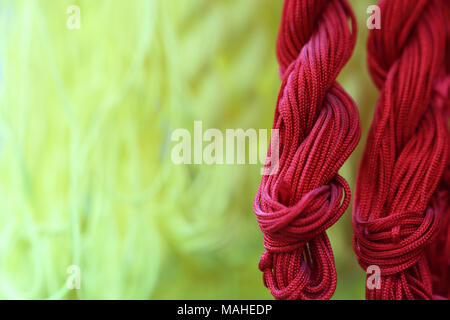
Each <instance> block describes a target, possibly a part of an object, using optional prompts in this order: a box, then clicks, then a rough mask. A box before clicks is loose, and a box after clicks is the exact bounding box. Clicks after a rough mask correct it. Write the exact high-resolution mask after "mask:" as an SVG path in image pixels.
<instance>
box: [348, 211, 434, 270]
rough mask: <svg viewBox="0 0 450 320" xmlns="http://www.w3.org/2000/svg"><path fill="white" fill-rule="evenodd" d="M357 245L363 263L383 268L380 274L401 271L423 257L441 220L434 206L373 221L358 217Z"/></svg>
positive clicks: (364, 265)
mask: <svg viewBox="0 0 450 320" xmlns="http://www.w3.org/2000/svg"><path fill="white" fill-rule="evenodd" d="M354 219H355V221H354V227H355V237H356V239H355V245H356V246H355V248H356V250H357V255H358V260H359V263H360V265H361V266H362V267H363V268H364V269H366V270H367V268H368V267H369V266H371V265H377V266H378V267H380V270H381V275H383V276H387V275H392V274H396V273H398V272H401V271H403V270H405V269H407V268H409V267H411V266H412V265H414V264H416V263H417V262H418V261H419V260H420V259H421V258H422V256H423V254H424V252H425V249H426V246H427V245H428V241H429V240H430V239H431V238H432V237H433V236H434V235H435V231H436V229H437V226H438V221H439V220H438V219H437V218H436V213H435V210H433V208H429V209H428V210H426V211H425V213H423V214H419V213H418V212H403V213H398V214H392V215H389V216H386V217H384V218H379V219H374V220H371V221H361V220H360V219H359V218H358V216H355V218H354Z"/></svg>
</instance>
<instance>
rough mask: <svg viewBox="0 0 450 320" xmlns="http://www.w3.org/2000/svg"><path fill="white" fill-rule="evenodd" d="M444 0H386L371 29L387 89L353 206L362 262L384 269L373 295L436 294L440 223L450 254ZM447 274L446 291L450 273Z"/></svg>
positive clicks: (378, 74) (375, 69) (374, 65)
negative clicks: (434, 249) (433, 261)
mask: <svg viewBox="0 0 450 320" xmlns="http://www.w3.org/2000/svg"><path fill="white" fill-rule="evenodd" d="M446 1H447V2H448V0H446ZM444 2H445V1H444V0H429V1H428V0H417V1H410V0H382V1H380V3H379V6H380V9H381V22H382V24H381V29H380V30H376V29H374V30H372V31H371V32H370V37H369V43H368V56H369V68H370V72H371V74H372V77H373V79H374V81H375V84H376V85H377V87H378V88H379V89H380V90H381V94H380V98H379V101H378V104H377V107H376V110H375V115H374V119H373V123H372V127H371V129H370V132H369V136H368V139H367V144H366V149H365V152H364V155H363V159H362V162H361V166H360V168H359V174H358V180H357V187H356V193H355V205H354V212H353V226H354V231H355V234H354V248H355V252H356V254H357V256H358V261H359V263H360V265H361V267H362V268H364V270H367V267H368V266H370V265H377V266H379V267H380V270H381V289H379V290H377V289H370V288H367V289H366V296H367V298H368V299H432V298H438V297H437V294H436V292H435V291H433V281H432V280H433V278H432V274H431V272H430V263H429V260H427V255H426V250H427V248H428V247H429V246H430V245H431V244H433V239H434V237H435V235H436V233H437V231H438V228H439V227H441V228H444V229H441V231H442V232H443V234H444V236H443V237H444V238H445V239H444V241H443V244H442V245H439V248H441V249H443V250H444V252H441V255H446V256H447V258H448V257H449V251H448V250H449V248H450V246H449V245H448V227H449V225H448V220H447V224H444V223H443V222H444V219H448V184H447V185H445V183H444V182H442V177H443V172H444V169H445V168H446V167H448V148H449V131H448V116H449V104H448V101H449V100H448V99H449V90H448V89H449V84H450V78H449V74H448V72H447V70H446V64H445V50H446V24H447V23H448V17H447V18H446V17H445V15H444V12H445V10H444V5H445V4H444ZM446 19H447V20H446ZM447 181H448V180H447ZM438 186H440V187H439V188H438ZM445 189H446V190H445ZM445 214H447V217H446V218H445ZM445 228H446V230H445ZM445 250H446V251H445ZM431 255H432V256H433V254H431ZM442 263H444V262H442ZM447 267H448V261H446V262H445V268H447ZM447 270H448V269H447ZM443 280H444V281H447V283H446V284H445V283H444V286H445V287H446V288H447V289H445V290H448V286H449V283H448V273H447V279H446V280H445V279H443ZM443 290H444V289H443ZM447 292H448V291H447ZM447 292H446V293H441V294H447Z"/></svg>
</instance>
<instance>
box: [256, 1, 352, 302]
mask: <svg viewBox="0 0 450 320" xmlns="http://www.w3.org/2000/svg"><path fill="white" fill-rule="evenodd" d="M349 20H351V25H352V29H350V25H349ZM355 35H356V22H355V18H354V16H353V13H352V11H351V8H350V6H349V5H348V3H347V1H346V0H285V2H284V9H283V16H282V21H281V29H280V32H279V36H278V43H277V56H278V61H279V64H280V75H281V78H282V86H281V90H280V93H279V96H278V101H277V107H276V110H275V120H274V125H273V127H274V128H275V129H278V130H279V147H280V150H279V152H280V159H279V170H278V172H277V173H276V174H274V175H270V176H263V178H262V181H261V185H260V187H259V190H258V193H257V195H256V198H255V201H254V211H255V214H256V216H257V219H258V223H259V226H260V228H261V230H262V231H263V233H264V247H265V249H266V251H265V252H264V254H263V255H262V257H261V261H260V263H259V268H260V270H261V271H262V272H263V278H264V283H265V285H266V286H267V287H268V288H269V289H270V291H271V293H272V295H273V296H274V297H275V298H276V299H302V300H303V299H329V298H330V297H331V296H332V295H333V293H334V290H335V288H336V270H335V266H334V258H333V253H332V250H331V246H330V242H329V240H328V237H327V235H326V233H325V230H326V229H327V228H329V227H330V226H332V225H333V224H334V223H335V222H336V221H337V220H338V219H339V218H340V217H341V215H342V214H343V213H344V211H345V210H346V208H347V206H348V204H349V202H350V188H349V187H348V184H347V182H346V181H345V180H344V179H343V178H342V177H341V176H339V175H338V170H339V168H340V167H341V166H342V164H343V163H344V161H345V160H346V159H347V158H348V156H349V155H350V153H351V152H352V151H353V150H354V148H355V147H356V145H357V143H358V141H359V138H360V126H359V118H358V111H357V109H356V106H355V104H354V102H353V101H352V99H351V98H350V97H349V96H348V95H347V94H346V92H345V91H344V90H343V89H342V87H341V86H340V85H339V84H338V83H337V82H336V77H337V75H338V73H339V72H340V70H341V68H342V67H343V66H344V65H345V63H346V62H347V60H348V59H349V58H350V55H351V53H352V50H353V47H354V44H355ZM343 197H344V200H343V201H342V198H343Z"/></svg>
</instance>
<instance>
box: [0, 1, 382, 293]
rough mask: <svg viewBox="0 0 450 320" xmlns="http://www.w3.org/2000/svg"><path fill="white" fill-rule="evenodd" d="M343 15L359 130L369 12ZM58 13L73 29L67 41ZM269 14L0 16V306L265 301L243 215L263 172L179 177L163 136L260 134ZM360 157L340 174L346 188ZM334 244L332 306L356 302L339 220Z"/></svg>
mask: <svg viewBox="0 0 450 320" xmlns="http://www.w3.org/2000/svg"><path fill="white" fill-rule="evenodd" d="M351 4H352V5H353V7H354V9H355V12H356V13H357V15H358V18H359V24H360V29H361V33H360V36H359V40H358V41H359V42H358V48H357V50H356V52H355V55H354V57H353V58H352V61H351V62H350V64H349V66H347V67H346V69H345V70H344V71H343V74H342V76H341V78H340V81H341V82H342V84H343V85H344V87H345V88H346V89H347V90H348V91H349V92H350V94H351V95H352V96H353V97H354V99H355V100H356V102H357V104H358V106H359V107H360V111H361V113H364V116H362V118H363V120H364V121H365V122H366V123H368V121H370V120H369V119H370V118H371V114H370V112H371V109H372V107H373V104H374V101H375V99H376V92H375V90H374V89H373V86H372V84H371V82H370V79H369V77H368V75H367V71H366V68H365V56H364V47H365V39H364V37H365V35H366V33H367V30H365V18H366V12H365V9H366V7H367V5H368V3H367V2H365V1H356V0H353V1H351ZM70 5H77V6H79V8H80V10H81V11H80V14H81V28H80V29H74V30H71V29H68V28H67V27H66V21H67V19H68V17H69V14H68V13H67V8H68V7H69V6H70ZM281 6H282V2H281V1H273V0H245V1H239V0H214V1H210V0H189V1H186V0H131V1H130V0H114V1H109V0H98V1H89V0H79V1H75V0H72V1H66V0H61V1H52V0H38V1H28V0H5V1H2V2H0V26H1V30H2V31H3V32H2V36H1V39H0V298H20V299H33V298H51V299H58V298H64V299H75V298H78V299H164V298H170V299H178V298H179V299H184V298H190V299H214V298H218V299H240V298H245V299H265V298H271V296H270V294H269V292H268V290H266V289H265V288H264V286H263V283H262V276H261V273H260V272H259V270H258V269H257V263H258V260H259V256H260V254H261V253H262V251H263V248H262V234H261V232H260V231H259V230H258V227H257V223H256V219H255V218H254V215H253V211H252V201H253V197H254V194H255V192H256V189H257V186H258V184H259V179H260V171H259V170H260V167H259V166H255V165H235V166H229V165H228V166H220V165H213V166H208V165H191V166H187V165H181V166H177V165H174V164H173V163H172V161H171V159H170V149H171V147H172V143H171V141H170V137H171V133H172V131H173V130H174V129H176V128H187V129H189V130H191V129H192V126H193V121H194V120H202V121H203V126H204V127H210V128H218V129H221V130H225V129H226V128H270V127H271V125H272V118H273V111H274V107H275V102H276V98H277V94H278V89H279V85H280V80H279V78H278V74H277V70H278V66H277V63H276V59H275V52H274V51H275V40H276V35H277V31H278V25H279V19H280V16H281ZM363 131H364V132H366V131H367V126H366V127H364V126H363ZM361 141H362V143H363V141H364V137H363V139H362V140H361ZM362 143H361V144H362ZM361 144H360V147H359V148H358V150H357V152H356V153H355V155H354V156H353V157H352V158H351V159H350V161H349V162H348V163H347V164H346V166H345V167H344V168H343V173H344V175H345V176H346V178H348V179H349V182H350V183H351V185H352V186H353V183H354V177H355V172H356V168H357V164H358V162H359V155H360V153H361V150H362V149H361ZM330 237H331V240H332V243H333V248H334V249H335V257H336V261H337V266H338V274H339V284H338V290H337V292H336V295H335V297H336V298H362V297H363V292H364V275H363V274H362V271H360V270H359V267H358V266H357V262H356V259H355V257H354V255H353V252H352V248H351V241H350V239H351V222H350V211H349V212H348V213H347V214H346V217H345V218H344V219H343V220H342V221H341V222H339V223H338V225H337V226H335V227H333V229H332V230H331V235H330ZM71 265H76V266H79V268H80V271H81V287H80V289H79V290H70V289H69V288H68V287H67V285H66V281H67V278H68V277H69V273H68V272H67V268H68V267H69V266H71ZM341 279H342V281H341Z"/></svg>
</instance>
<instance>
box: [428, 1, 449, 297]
mask: <svg viewBox="0 0 450 320" xmlns="http://www.w3.org/2000/svg"><path fill="white" fill-rule="evenodd" d="M444 5H445V7H444V8H443V10H442V12H444V14H445V21H449V20H450V2H449V1H445V2H444ZM446 25H447V28H446V35H447V42H446V49H445V57H444V58H445V61H446V75H445V77H446V80H444V81H440V82H439V83H438V85H437V86H436V87H435V88H434V89H435V95H434V99H435V100H434V102H433V103H434V104H436V105H437V106H438V108H444V110H445V111H444V119H446V121H447V123H448V119H449V118H450V99H449V97H450V80H449V78H450V24H449V23H447V24H446ZM447 144H450V139H447ZM448 150H449V152H447V166H446V168H445V170H444V174H443V176H442V178H441V180H440V182H439V185H438V187H437V191H436V193H437V198H438V201H439V204H440V208H441V212H442V213H443V217H442V220H441V221H440V230H439V232H438V235H437V237H436V239H435V240H434V241H433V243H432V245H431V246H430V248H429V249H427V256H428V261H429V264H430V269H431V275H432V281H433V295H434V298H435V299H450V235H449V231H450V200H449V199H450V146H449V147H448Z"/></svg>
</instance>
